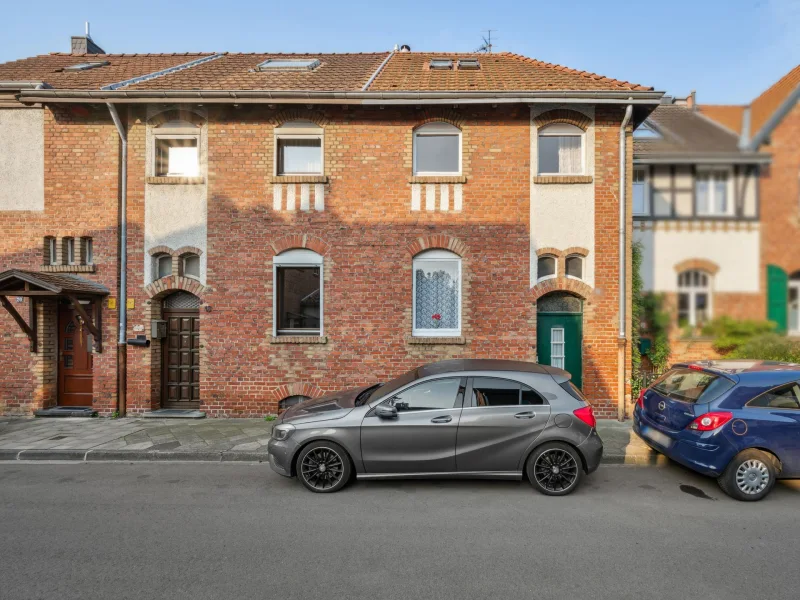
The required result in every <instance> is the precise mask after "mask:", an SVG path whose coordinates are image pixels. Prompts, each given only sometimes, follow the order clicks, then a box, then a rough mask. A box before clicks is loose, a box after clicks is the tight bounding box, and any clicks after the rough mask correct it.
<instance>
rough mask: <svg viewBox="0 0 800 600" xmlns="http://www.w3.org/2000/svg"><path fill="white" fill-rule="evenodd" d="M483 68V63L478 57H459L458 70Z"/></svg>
mask: <svg viewBox="0 0 800 600" xmlns="http://www.w3.org/2000/svg"><path fill="white" fill-rule="evenodd" d="M480 68H481V63H480V62H478V59H477V58H459V59H458V70H459V71H462V70H464V71H474V70H477V69H480Z"/></svg>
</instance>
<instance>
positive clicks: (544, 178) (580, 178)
mask: <svg viewBox="0 0 800 600" xmlns="http://www.w3.org/2000/svg"><path fill="white" fill-rule="evenodd" d="M592 181H593V178H592V176H591V175H537V176H536V177H534V178H533V183H538V184H545V185H546V184H563V183H592Z"/></svg>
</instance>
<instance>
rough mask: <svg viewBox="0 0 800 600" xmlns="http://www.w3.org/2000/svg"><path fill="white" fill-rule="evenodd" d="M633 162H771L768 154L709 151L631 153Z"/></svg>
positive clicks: (698, 163) (660, 163)
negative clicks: (693, 152) (690, 152)
mask: <svg viewBox="0 0 800 600" xmlns="http://www.w3.org/2000/svg"><path fill="white" fill-rule="evenodd" d="M633 162H634V163H635V164H637V165H665V164H670V165H720V164H728V165H735V164H740V165H745V164H746V165H753V164H759V165H768V164H770V163H771V162H772V157H771V156H770V155H769V154H761V153H755V152H742V153H741V154H738V153H734V154H725V153H709V154H694V155H691V154H689V155H687V154H670V153H668V152H664V153H658V154H655V153H653V154H646V155H640V156H636V154H634V155H633Z"/></svg>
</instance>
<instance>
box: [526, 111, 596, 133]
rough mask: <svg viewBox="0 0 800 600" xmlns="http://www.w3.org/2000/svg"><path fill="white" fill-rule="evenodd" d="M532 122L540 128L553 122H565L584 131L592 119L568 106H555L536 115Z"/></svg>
mask: <svg viewBox="0 0 800 600" xmlns="http://www.w3.org/2000/svg"><path fill="white" fill-rule="evenodd" d="M533 122H534V123H535V124H536V126H537V127H540V128H541V127H546V126H547V125H552V124H553V123H567V124H569V125H574V126H575V127H578V128H580V129H583V130H584V131H586V130H587V129H588V128H589V125H591V124H592V120H591V119H590V118H589V117H587V116H586V115H584V114H583V113H579V112H578V111H575V110H570V109H568V108H556V109H553V110H548V111H546V112H543V113H542V114H540V115H539V116H538V117H536V118H535V119H534V120H533Z"/></svg>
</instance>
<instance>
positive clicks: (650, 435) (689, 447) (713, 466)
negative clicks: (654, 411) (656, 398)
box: [633, 409, 736, 477]
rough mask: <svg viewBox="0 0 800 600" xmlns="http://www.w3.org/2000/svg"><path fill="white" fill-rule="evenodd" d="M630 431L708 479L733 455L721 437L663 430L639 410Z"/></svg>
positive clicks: (716, 473) (733, 450) (718, 472)
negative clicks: (707, 437)
mask: <svg viewBox="0 0 800 600" xmlns="http://www.w3.org/2000/svg"><path fill="white" fill-rule="evenodd" d="M633 431H634V433H635V434H636V435H637V436H639V438H641V440H642V441H643V442H644V443H645V444H647V445H648V446H650V448H652V449H653V450H655V451H656V452H659V453H661V454H663V455H664V456H667V457H669V458H671V459H672V460H674V461H675V462H677V463H680V464H682V465H683V466H684V467H688V468H689V469H692V470H693V471H697V472H698V473H700V474H702V475H708V476H709V477H719V476H720V475H721V474H722V472H723V471H724V470H725V467H727V466H728V463H729V462H730V460H731V458H733V456H734V455H735V454H736V449H735V448H733V447H732V446H731V444H730V443H729V442H727V440H725V437H724V436H723V435H717V436H715V437H714V439H703V438H701V437H700V436H699V435H697V434H693V433H686V432H677V433H676V432H672V431H669V430H664V429H663V428H661V427H657V426H655V424H653V423H650V422H649V421H648V420H647V419H646V417H644V416H642V415H641V414H640V411H639V410H638V409H637V410H636V411H635V412H634V415H633Z"/></svg>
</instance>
